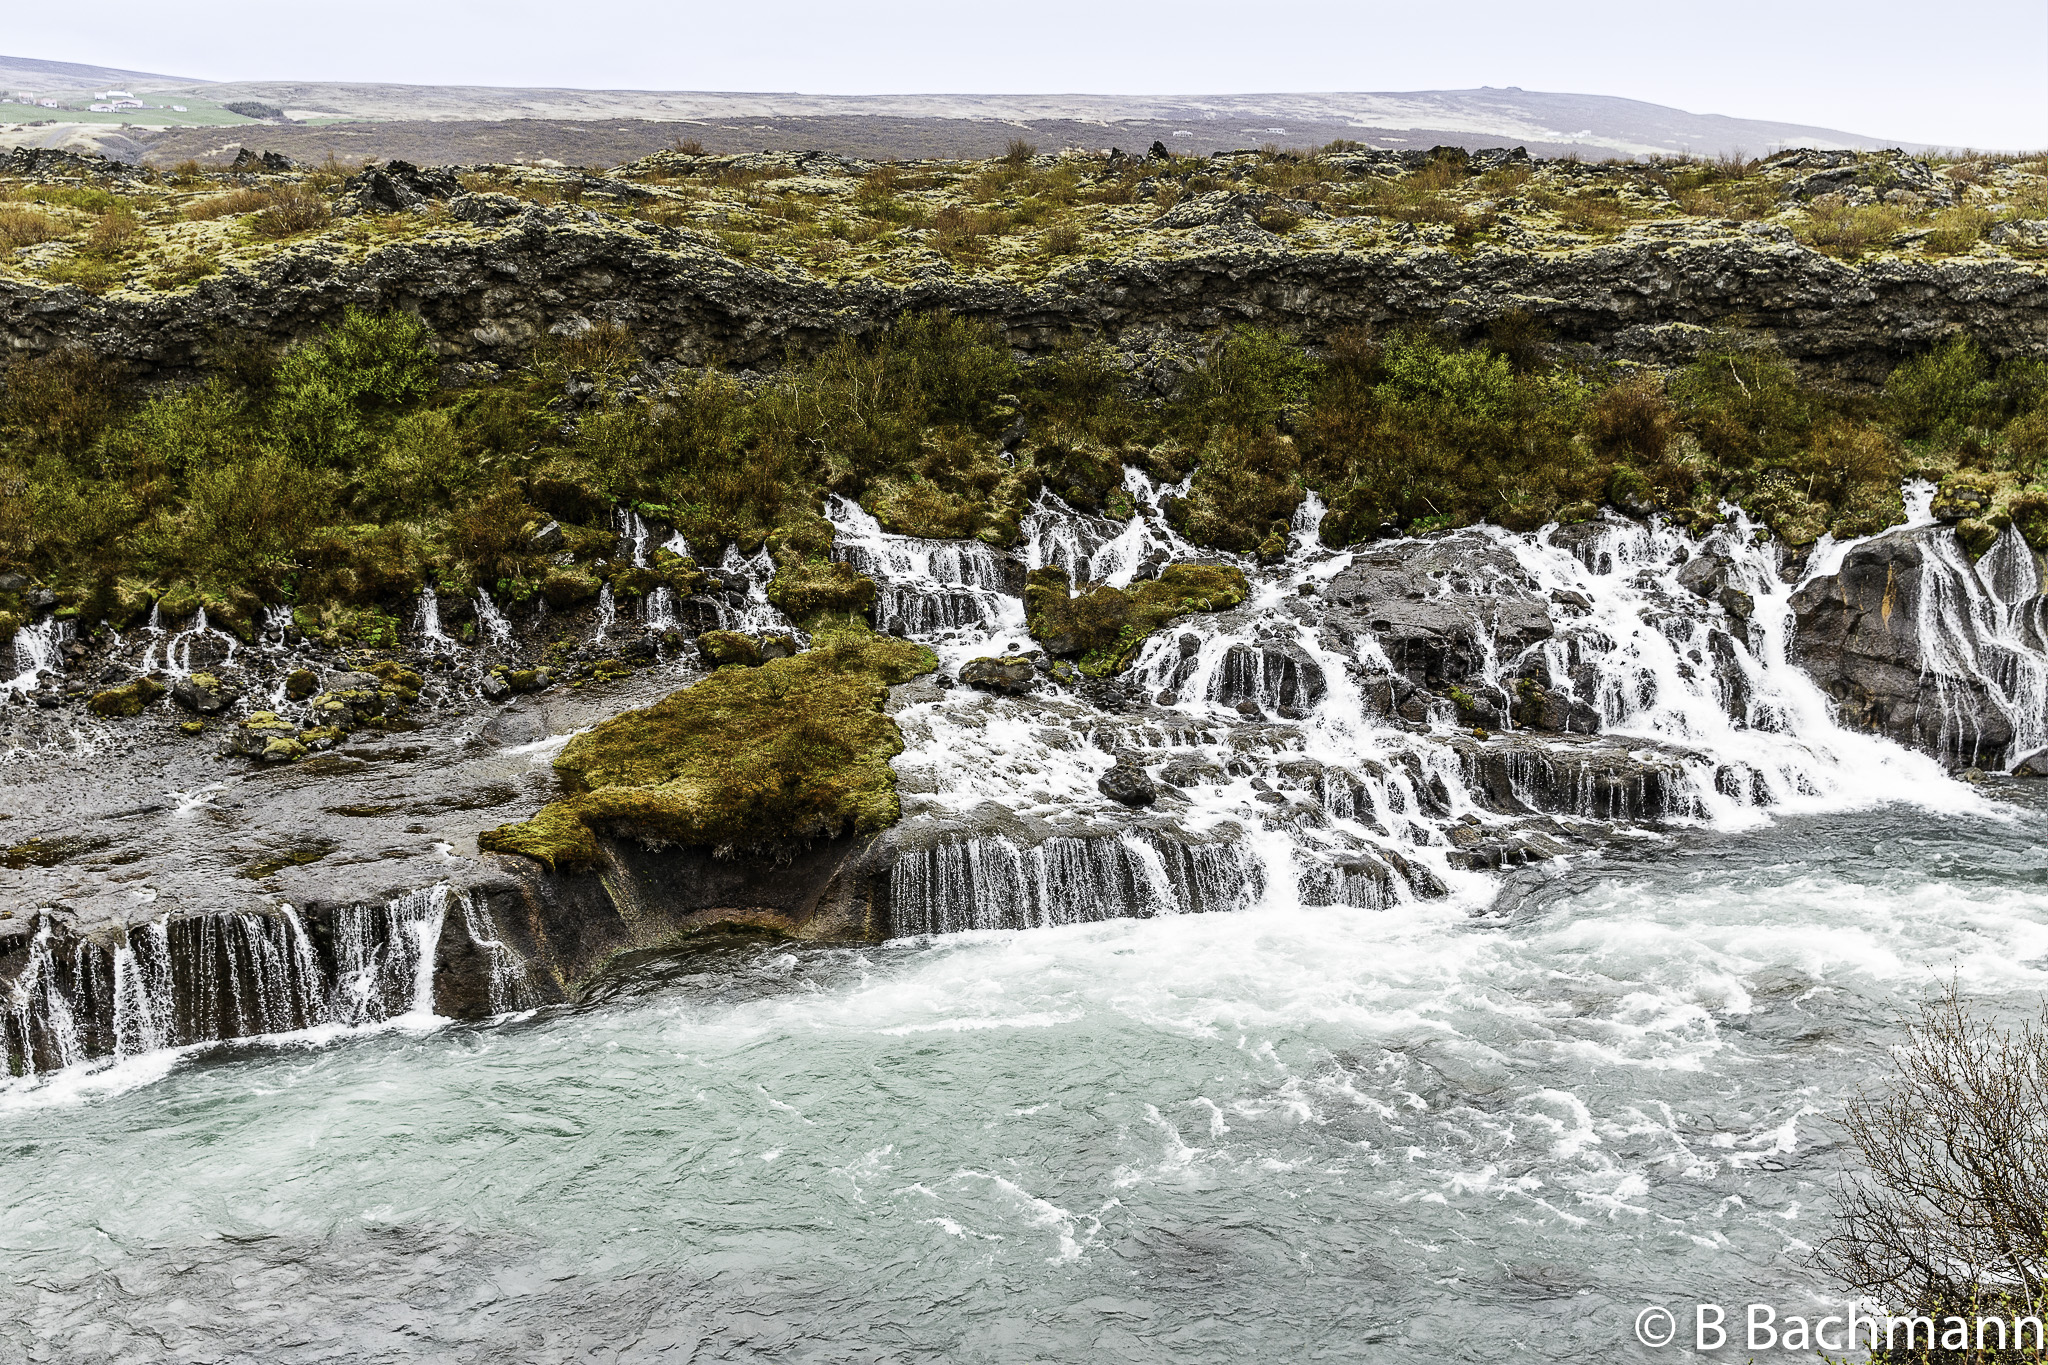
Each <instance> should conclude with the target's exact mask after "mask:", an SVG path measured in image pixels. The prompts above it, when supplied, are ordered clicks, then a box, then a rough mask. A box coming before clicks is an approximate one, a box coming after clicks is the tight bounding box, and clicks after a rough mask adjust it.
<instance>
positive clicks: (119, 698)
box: [85, 678, 164, 718]
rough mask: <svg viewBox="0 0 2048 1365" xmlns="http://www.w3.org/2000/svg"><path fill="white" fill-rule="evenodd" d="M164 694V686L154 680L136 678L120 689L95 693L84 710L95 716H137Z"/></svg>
mask: <svg viewBox="0 0 2048 1365" xmlns="http://www.w3.org/2000/svg"><path fill="white" fill-rule="evenodd" d="M163 694H164V685H163V684H162V683H160V682H158V681H157V680H156V679H154V678H136V679H135V680H134V681H132V682H128V683H124V684H122V685H121V686H120V687H111V688H108V689H107V690H106V691H104V692H95V693H94V694H93V696H92V699H91V700H90V701H88V702H86V704H85V709H86V710H88V711H90V712H92V713H93V714H94V715H96V716H107V717H110V718H111V717H114V716H139V715H141V714H142V708H143V707H145V706H147V705H149V704H150V703H151V702H153V701H155V700H156V699H157V698H159V697H161V696H162V695H163Z"/></svg>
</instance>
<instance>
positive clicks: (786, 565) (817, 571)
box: [768, 554, 875, 624]
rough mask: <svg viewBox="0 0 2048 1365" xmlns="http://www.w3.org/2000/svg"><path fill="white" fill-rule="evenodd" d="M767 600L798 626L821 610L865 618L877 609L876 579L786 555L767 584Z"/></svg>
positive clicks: (831, 564) (826, 562)
mask: <svg viewBox="0 0 2048 1365" xmlns="http://www.w3.org/2000/svg"><path fill="white" fill-rule="evenodd" d="M768 600H769V601H770V602H772V603H774V604H775V605H776V606H777V607H779V608H781V610H782V611H783V612H784V613H785V614H787V615H788V616H789V618H790V619H791V620H792V621H796V622H798V623H799V624H801V623H802V622H803V621H804V620H805V619H806V618H808V617H812V616H815V615H817V614H818V613H819V612H821V611H831V612H852V613H858V614H859V615H862V616H865V615H867V614H868V613H869V612H872V611H873V610H874V608H875V580H874V579H872V578H869V577H867V576H866V575H864V574H860V573H856V572H855V571H854V570H853V568H852V566H851V565H847V564H840V563H836V562H834V561H832V560H823V559H808V560H806V559H798V558H797V557H796V556H795V555H793V554H785V555H783V556H782V558H781V559H780V560H779V561H778V562H777V563H776V566H775V577H774V578H773V579H771V580H770V581H769V583H768Z"/></svg>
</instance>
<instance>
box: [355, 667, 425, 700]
mask: <svg viewBox="0 0 2048 1365" xmlns="http://www.w3.org/2000/svg"><path fill="white" fill-rule="evenodd" d="M363 671H364V672H366V673H370V674H372V675H374V676H376V677H378V678H382V679H383V680H384V681H385V682H387V683H389V684H391V686H393V687H395V688H397V689H398V690H399V692H400V693H401V694H404V693H410V694H411V695H410V696H407V697H406V698H405V699H406V700H407V701H412V700H414V699H415V698H417V697H418V696H419V693H420V687H421V686H422V684H423V681H424V680H423V679H422V678H421V677H420V675H419V674H417V673H415V672H414V671H413V670H412V669H410V668H407V667H406V666H405V665H404V664H402V663H400V662H398V660H396V659H380V660H378V661H377V662H376V663H373V664H371V665H370V666H369V667H368V668H367V669H365V670H363Z"/></svg>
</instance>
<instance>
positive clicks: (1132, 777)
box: [1095, 757, 1159, 806]
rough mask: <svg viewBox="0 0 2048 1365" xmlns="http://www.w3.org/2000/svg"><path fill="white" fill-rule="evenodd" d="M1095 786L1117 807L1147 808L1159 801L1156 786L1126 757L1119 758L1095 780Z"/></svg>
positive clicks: (1143, 771)
mask: <svg viewBox="0 0 2048 1365" xmlns="http://www.w3.org/2000/svg"><path fill="white" fill-rule="evenodd" d="M1095 786H1096V788H1097V789H1098V790H1100V791H1101V793H1102V794H1103V795H1104V796H1106V797H1108V798H1109V799H1110V800H1112V801H1115V802H1117V803H1118V804H1119V805H1125V806H1149V805H1151V804H1152V803H1153V802H1154V801H1157V800H1158V799H1159V786H1158V784H1157V783H1155V782H1153V780H1152V779H1151V778H1150V777H1149V776H1147V775H1146V773H1145V770H1144V769H1143V768H1140V767H1139V766H1138V765H1137V764H1136V763H1134V762H1132V761H1130V760H1129V758H1128V757H1119V758H1118V759H1117V761H1116V764H1115V765H1114V766H1113V767H1111V768H1110V770H1109V771H1108V772H1106V773H1104V774H1103V775H1102V776H1101V777H1098V778H1097V779H1095Z"/></svg>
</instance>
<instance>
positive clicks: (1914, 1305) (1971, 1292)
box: [1819, 985, 2048, 1360]
mask: <svg viewBox="0 0 2048 1365" xmlns="http://www.w3.org/2000/svg"><path fill="white" fill-rule="evenodd" d="M1844 1126H1845V1127H1846V1128H1847V1129H1848V1132H1849V1136H1850V1139H1851V1140H1852V1141H1853V1142H1854V1143H1855V1146H1856V1149H1857V1151H1858V1152H1859V1153H1860V1155H1861V1156H1862V1158H1863V1163H1864V1167H1865V1169H1864V1170H1863V1171H1861V1172H1859V1173H1857V1174H1855V1175H1853V1176H1850V1177H1848V1178H1846V1179H1845V1180H1844V1181H1843V1183H1842V1185H1841V1188H1840V1192H1839V1200H1840V1212H1839V1213H1838V1215H1837V1218H1836V1222H1835V1229H1834V1232H1833V1235H1831V1236H1830V1237H1828V1238H1827V1240H1826V1241H1824V1242H1823V1243H1822V1245H1821V1247H1820V1251H1819V1259H1820V1261H1821V1264H1822V1265H1824V1266H1825V1267H1826V1268H1828V1269H1829V1270H1831V1271H1833V1272H1834V1273H1835V1275H1837V1276H1838V1277H1839V1278H1840V1279H1841V1280H1842V1281H1843V1283H1845V1284H1847V1285H1848V1286H1849V1287H1850V1288H1851V1289H1853V1290H1855V1291H1857V1292H1858V1293H1861V1294H1865V1295H1869V1296H1870V1297H1872V1298H1875V1299H1876V1300H1877V1301H1878V1302H1879V1303H1881V1304H1882V1305H1884V1307H1885V1309H1886V1310H1887V1311H1889V1312H1893V1313H1913V1314H1925V1315H1930V1316H1934V1317H1936V1318H1937V1319H1939V1318H1940V1317H1943V1316H1946V1315H1948V1314H1951V1313H1954V1314H1965V1315H1968V1316H1971V1317H1974V1316H1975V1315H1976V1314H1977V1313H1979V1312H1987V1313H1989V1312H1996V1313H2000V1314H2001V1315H2010V1314H2013V1313H2016V1312H2017V1313H2023V1314H2025V1313H2039V1312H2041V1311H2042V1308H2043V1305H2044V1302H2048V1011H2044V1012H2043V1015H2042V1017H2041V1019H2040V1020H2039V1021H2038V1022H2033V1021H2030V1022H2025V1023H2022V1024H2021V1025H2020V1027H2019V1028H2018V1029H2017V1030H2016V1031H2015V1030H2009V1029H2002V1028H1998V1027H1996V1026H1994V1025H1993V1024H1991V1023H1990V1022H1988V1021H1986V1020H1985V1019H1983V1018H1981V1017H1978V1016H1976V1015H1974V1014H1973V1013H1972V1012H1971V1011H1970V1010H1969V1008H1968V1007H1967V1006H1966V1005H1965V1004H1964V1003H1963V1001H1962V998H1961V996H1960V995H1959V994H1958V992H1957V990H1956V988H1955V987H1954V986H1953V985H1951V986H1950V987H1949V988H1948V989H1947V990H1946V991H1945V992H1944V993H1943V994H1942V995H1941V997H1940V998H1939V999H1937V1000H1935V1001H1932V1002H1930V1003H1928V1004H1926V1005H1924V1006H1923V1007H1922V1008H1921V1011H1920V1017H1919V1020H1918V1022H1917V1023H1915V1024H1912V1025H1909V1026H1908V1028H1907V1031H1906V1043H1905V1046H1904V1047H1903V1048H1901V1049H1899V1050H1897V1051H1896V1052H1895V1053H1894V1054H1893V1061H1892V1069H1891V1073H1890V1075H1889V1077H1888V1078H1887V1080H1886V1083H1885V1085H1884V1086H1883V1088H1882V1089H1880V1090H1877V1091H1874V1092H1872V1093H1867V1094H1865V1095H1863V1096H1861V1097H1860V1098H1859V1099H1857V1100H1856V1101H1855V1102H1854V1103H1852V1104H1851V1105H1850V1106H1849V1112H1848V1116H1847V1118H1846V1119H1845V1121H1844ZM1966 1356H1967V1357H1968V1358H1972V1359H1975V1358H1976V1357H1975V1356H1974V1355H1973V1354H1971V1353H1968V1352H1956V1353H1942V1354H1938V1355H1927V1356H1921V1355H1915V1356H1913V1359H1915V1360H1921V1359H1931V1360H1948V1359H1957V1360H1960V1359H1963V1358H1965V1357H1966ZM2013 1358H2019V1357H2018V1354H2017V1353H2015V1355H2014V1357H2013Z"/></svg>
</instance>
